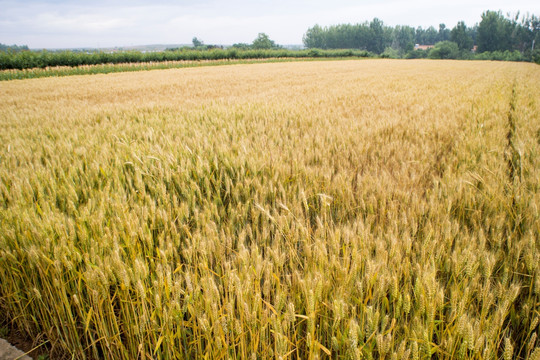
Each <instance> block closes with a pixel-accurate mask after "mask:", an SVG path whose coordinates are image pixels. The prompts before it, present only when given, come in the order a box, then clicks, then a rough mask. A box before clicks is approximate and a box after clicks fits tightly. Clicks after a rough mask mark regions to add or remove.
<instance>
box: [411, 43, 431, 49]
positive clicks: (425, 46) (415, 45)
mask: <svg viewBox="0 0 540 360" xmlns="http://www.w3.org/2000/svg"><path fill="white" fill-rule="evenodd" d="M433 47H434V45H420V44H414V50H429V49H432V48H433Z"/></svg>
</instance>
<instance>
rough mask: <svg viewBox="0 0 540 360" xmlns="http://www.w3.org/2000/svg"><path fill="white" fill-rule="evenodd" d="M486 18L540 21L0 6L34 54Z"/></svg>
mask: <svg viewBox="0 0 540 360" xmlns="http://www.w3.org/2000/svg"><path fill="white" fill-rule="evenodd" d="M485 10H501V11H502V12H503V13H504V14H506V13H507V12H511V13H515V12H517V11H521V13H526V12H530V13H532V14H535V15H537V16H538V15H540V1H538V0H535V1H532V0H512V1H508V0H453V1H448V0H447V1H439V0H408V1H397V0H382V1H375V0H356V1H353V0H332V1H328V0H310V1H308V0H228V1H218V0H198V1H195V0H177V1H173V0H154V1H150V0H130V1H125V0H93V1H73V0H18V1H15V0H0V43H3V44H9V45H11V44H18V45H28V46H29V47H30V48H69V47H111V46H130V45H147V44H184V43H186V44H187V43H191V39H192V38H193V37H194V36H196V37H198V38H199V39H201V40H203V41H204V43H206V44H233V43H237V42H246V43H251V42H252V41H253V39H255V38H256V36H257V34H258V33H259V32H265V33H267V34H268V35H269V36H270V38H271V39H272V40H274V41H276V42H277V43H278V44H284V45H285V44H301V43H302V35H303V34H304V33H305V32H306V30H307V29H308V28H309V27H311V26H313V25H315V24H319V25H322V26H326V25H333V24H340V23H361V22H364V21H366V20H367V21H369V20H371V19H373V18H374V17H378V18H379V19H381V20H383V22H384V23H385V24H388V25H392V26H394V25H411V26H414V27H416V26H422V27H428V26H430V25H433V26H435V27H436V28H437V27H438V25H439V24H440V23H445V24H446V26H447V27H449V28H452V27H453V26H454V25H455V24H456V23H457V22H458V21H459V20H464V21H465V22H466V24H467V25H474V24H475V23H477V22H479V21H480V17H481V15H482V12H483V11H485Z"/></svg>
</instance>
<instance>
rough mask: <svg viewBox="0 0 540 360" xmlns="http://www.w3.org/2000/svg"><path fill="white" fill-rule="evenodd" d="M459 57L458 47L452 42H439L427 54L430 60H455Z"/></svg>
mask: <svg viewBox="0 0 540 360" xmlns="http://www.w3.org/2000/svg"><path fill="white" fill-rule="evenodd" d="M458 57H459V47H458V45H457V44H456V43H455V42H452V41H440V42H438V43H436V44H435V47H434V48H433V49H431V51H430V52H429V58H430V59H457V58H458Z"/></svg>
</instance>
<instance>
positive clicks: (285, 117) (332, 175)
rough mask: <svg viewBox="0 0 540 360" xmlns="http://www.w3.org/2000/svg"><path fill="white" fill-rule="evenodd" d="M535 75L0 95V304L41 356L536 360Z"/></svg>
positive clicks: (539, 227) (385, 64) (539, 99)
mask: <svg viewBox="0 0 540 360" xmlns="http://www.w3.org/2000/svg"><path fill="white" fill-rule="evenodd" d="M539 94H540V68H539V67H538V66H537V65H534V64H518V63H501V62H497V63H495V62H465V61H462V62H458V61H427V60H418V61H400V60H360V61H356V60H348V61H331V62H330V61H329V62H303V63H278V64H252V65H232V66H221V67H207V68H190V69H173V70H159V71H148V72H137V73H117V74H109V75H93V76H73V77H64V78H43V79H33V80H22V81H10V82H2V83H0V129H1V130H0V311H2V312H3V313H4V314H5V316H6V317H8V318H9V319H10V320H11V322H12V324H13V326H14V327H16V328H17V329H19V330H20V331H23V332H24V333H25V334H27V335H28V336H29V337H31V338H33V339H34V340H35V343H36V345H37V344H39V343H40V342H43V341H49V343H48V345H50V352H51V358H73V359H191V358H207V359H274V358H275V359H325V358H332V359H362V358H363V359H413V360H417V359H428V358H436V359H505V360H509V359H535V360H538V359H540V340H539V339H538V335H537V334H538V331H539V319H540V239H539V234H540V215H539V207H540V191H539V190H540V115H539V114H540V96H539Z"/></svg>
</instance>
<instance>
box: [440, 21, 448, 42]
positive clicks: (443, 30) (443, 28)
mask: <svg viewBox="0 0 540 360" xmlns="http://www.w3.org/2000/svg"><path fill="white" fill-rule="evenodd" d="M438 35H439V36H438V40H439V41H447V40H450V29H447V28H446V25H445V24H439V34H438Z"/></svg>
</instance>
